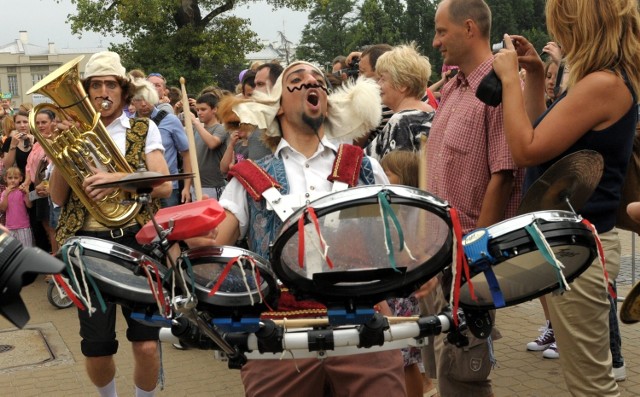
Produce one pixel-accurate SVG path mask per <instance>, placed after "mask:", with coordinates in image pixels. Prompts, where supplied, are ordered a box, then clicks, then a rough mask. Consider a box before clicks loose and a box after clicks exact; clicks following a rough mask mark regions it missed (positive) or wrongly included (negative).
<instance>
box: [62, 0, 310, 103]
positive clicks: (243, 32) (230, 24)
mask: <svg viewBox="0 0 640 397" xmlns="http://www.w3.org/2000/svg"><path fill="white" fill-rule="evenodd" d="M71 1H72V3H73V4H74V5H75V6H76V9H77V13H76V14H73V15H70V16H69V20H70V22H71V29H72V32H73V33H75V34H82V32H83V31H92V32H98V33H102V34H104V35H110V36H114V35H122V36H124V37H125V38H126V39H127V42H126V43H124V44H118V45H112V46H111V47H110V49H111V50H114V51H117V52H118V53H119V54H120V55H121V56H122V59H123V63H124V65H125V66H126V67H127V69H131V68H140V69H142V70H144V71H147V72H150V71H153V72H159V73H162V74H163V75H164V76H165V77H166V78H167V81H168V82H169V84H177V83H178V78H179V77H180V76H184V77H185V78H186V80H187V82H188V84H189V87H190V90H191V91H193V92H195V91H198V90H199V89H200V88H202V87H204V86H205V85H209V84H213V83H217V84H220V85H222V86H227V88H232V87H229V85H233V83H234V82H233V81H231V82H229V81H226V79H224V76H228V75H230V74H235V73H237V71H239V70H241V69H242V65H243V64H244V55H245V54H246V53H248V52H251V51H255V50H257V49H259V48H260V46H259V43H258V41H257V38H256V35H255V33H254V32H252V31H251V30H250V29H249V21H248V20H246V19H243V18H237V17H233V16H225V13H226V12H227V11H230V10H232V9H233V8H234V7H236V6H240V5H244V4H248V3H252V2H255V0H238V1H236V0H109V1H104V0H71ZM267 2H268V3H269V4H271V5H272V6H273V7H275V8H277V7H288V8H291V9H294V10H304V9H306V8H308V7H309V4H310V3H311V2H310V1H309V0H268V1H267ZM231 71H233V72H235V73H231Z"/></svg>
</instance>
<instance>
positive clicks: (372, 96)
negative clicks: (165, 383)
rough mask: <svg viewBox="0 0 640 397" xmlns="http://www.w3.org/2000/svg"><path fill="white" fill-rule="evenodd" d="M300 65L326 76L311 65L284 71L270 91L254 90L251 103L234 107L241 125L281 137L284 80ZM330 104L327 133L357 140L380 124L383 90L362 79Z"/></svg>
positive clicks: (344, 88) (333, 95) (337, 93)
mask: <svg viewBox="0 0 640 397" xmlns="http://www.w3.org/2000/svg"><path fill="white" fill-rule="evenodd" d="M300 64H303V65H310V66H311V67H313V68H315V69H316V70H317V71H318V72H319V73H320V74H322V75H323V76H324V73H323V72H322V71H321V70H320V69H318V68H317V67H316V66H314V65H312V64H310V63H307V62H302V61H296V62H293V63H292V64H290V65H289V66H287V68H285V70H284V71H283V72H282V74H281V75H280V77H279V78H278V80H277V81H276V83H275V84H274V86H273V88H272V90H271V92H269V93H268V94H265V93H262V92H258V91H254V92H253V97H252V100H250V101H246V102H240V103H237V104H235V105H234V106H233V112H234V113H235V114H236V115H237V116H238V118H239V119H240V122H241V123H246V124H253V125H255V126H257V127H258V128H260V129H262V130H264V131H265V134H266V135H268V136H281V135H282V132H281V131H280V125H279V123H278V120H277V118H276V115H277V113H278V109H279V108H280V98H281V97H282V79H283V78H284V76H285V75H286V73H287V71H288V70H289V69H291V68H292V67H293V66H295V65H300ZM327 101H328V114H327V117H326V119H325V122H324V134H325V135H326V136H327V137H328V138H341V139H343V140H349V139H356V138H359V137H361V136H363V135H364V134H366V133H367V132H369V131H371V130H372V129H374V128H375V127H377V126H378V124H380V119H381V118H382V104H381V99H380V87H379V86H378V84H377V83H376V82H375V81H373V80H371V79H367V78H364V77H360V78H359V79H358V80H357V81H356V82H353V83H347V84H345V85H343V86H342V87H340V88H338V89H336V90H335V91H334V92H333V93H331V94H330V95H329V96H328V97H327Z"/></svg>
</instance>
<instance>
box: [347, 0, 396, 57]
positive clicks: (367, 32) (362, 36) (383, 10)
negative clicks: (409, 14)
mask: <svg viewBox="0 0 640 397" xmlns="http://www.w3.org/2000/svg"><path fill="white" fill-rule="evenodd" d="M404 19H405V17H404V5H403V3H401V2H398V1H391V0H382V1H380V0H364V2H363V3H362V6H360V7H359V15H358V20H357V22H356V23H355V25H354V27H353V43H354V45H355V47H363V46H365V45H369V44H378V43H387V44H390V45H397V44H400V43H401V42H402V41H403V38H404V35H403V32H404V27H403V23H402V21H403V20H404Z"/></svg>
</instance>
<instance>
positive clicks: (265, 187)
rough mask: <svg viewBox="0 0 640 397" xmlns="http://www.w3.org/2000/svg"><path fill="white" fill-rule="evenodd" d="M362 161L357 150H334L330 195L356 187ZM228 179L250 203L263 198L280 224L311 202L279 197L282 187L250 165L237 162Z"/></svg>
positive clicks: (359, 149) (265, 173)
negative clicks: (236, 183)
mask: <svg viewBox="0 0 640 397" xmlns="http://www.w3.org/2000/svg"><path fill="white" fill-rule="evenodd" d="M363 158H364V151H363V150H362V148H360V147H358V146H354V145H348V144H342V145H340V146H339V147H338V152H337V153H336V158H335V160H334V162H333V167H332V170H331V174H330V175H329V176H328V177H327V180H329V181H331V182H333V189H332V192H337V191H341V190H345V189H347V188H349V187H353V186H356V185H357V184H358V178H359V176H360V170H361V168H362V161H363ZM229 177H234V178H236V179H237V180H238V182H240V184H241V185H242V186H243V187H244V188H245V190H246V191H247V193H249V196H251V198H253V200H255V201H260V200H261V199H262V198H264V199H265V200H266V201H267V203H268V205H269V207H270V208H271V209H273V210H274V211H275V213H276V214H277V215H278V217H279V218H280V219H281V220H283V221H284V220H285V219H287V218H288V217H289V215H291V213H292V210H293V209H297V208H300V207H302V206H303V205H304V204H305V203H306V202H308V201H312V200H313V199H314V198H313V197H294V196H291V195H286V196H283V195H282V194H281V193H280V189H281V188H282V186H281V185H280V184H279V183H278V182H277V181H276V179H275V178H273V177H272V176H271V175H269V173H267V172H266V171H265V170H264V169H263V168H262V167H260V166H259V165H258V164H256V163H255V162H253V161H241V162H240V163H238V164H236V165H235V166H233V168H232V169H231V170H230V171H229ZM319 197H321V196H320V195H318V197H316V198H319Z"/></svg>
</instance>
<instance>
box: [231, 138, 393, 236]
mask: <svg viewBox="0 0 640 397" xmlns="http://www.w3.org/2000/svg"><path fill="white" fill-rule="evenodd" d="M337 151H338V148H337V147H336V146H335V145H334V144H332V143H331V142H330V141H329V140H328V139H326V138H322V141H321V144H318V148H317V149H316V152H315V153H314V154H313V155H312V156H311V157H309V158H306V157H305V156H304V155H303V154H301V153H300V152H298V151H296V150H295V149H294V148H292V147H291V145H289V143H288V142H287V141H286V140H285V139H284V138H283V139H281V140H280V144H279V145H278V147H277V148H276V151H275V152H274V156H276V157H280V158H281V159H282V161H283V162H284V168H285V171H286V173H287V181H288V182H289V195H297V196H299V197H301V198H304V199H301V200H300V201H301V202H304V201H305V200H315V199H318V198H320V197H322V196H324V195H326V194H328V193H330V192H331V190H332V187H333V183H332V182H330V181H329V180H327V177H328V176H329V175H330V174H331V170H332V168H333V162H334V160H335V158H336V152H337ZM370 160H371V167H372V169H373V175H374V178H375V181H376V184H388V183H389V180H388V179H387V176H386V175H385V173H384V171H383V169H382V167H381V166H380V163H378V161H376V160H375V159H372V158H370ZM220 205H221V206H222V207H223V208H225V209H226V210H228V211H230V212H231V213H233V214H234V215H235V216H236V218H237V219H238V222H239V224H240V237H241V238H242V237H244V236H245V235H246V234H247V230H248V228H249V205H248V203H247V193H246V191H245V189H244V187H243V186H242V185H241V184H240V182H238V180H237V179H235V178H233V179H231V181H229V183H228V184H227V186H226V187H225V189H224V192H223V193H222V196H221V197H220ZM294 210H295V208H294Z"/></svg>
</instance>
